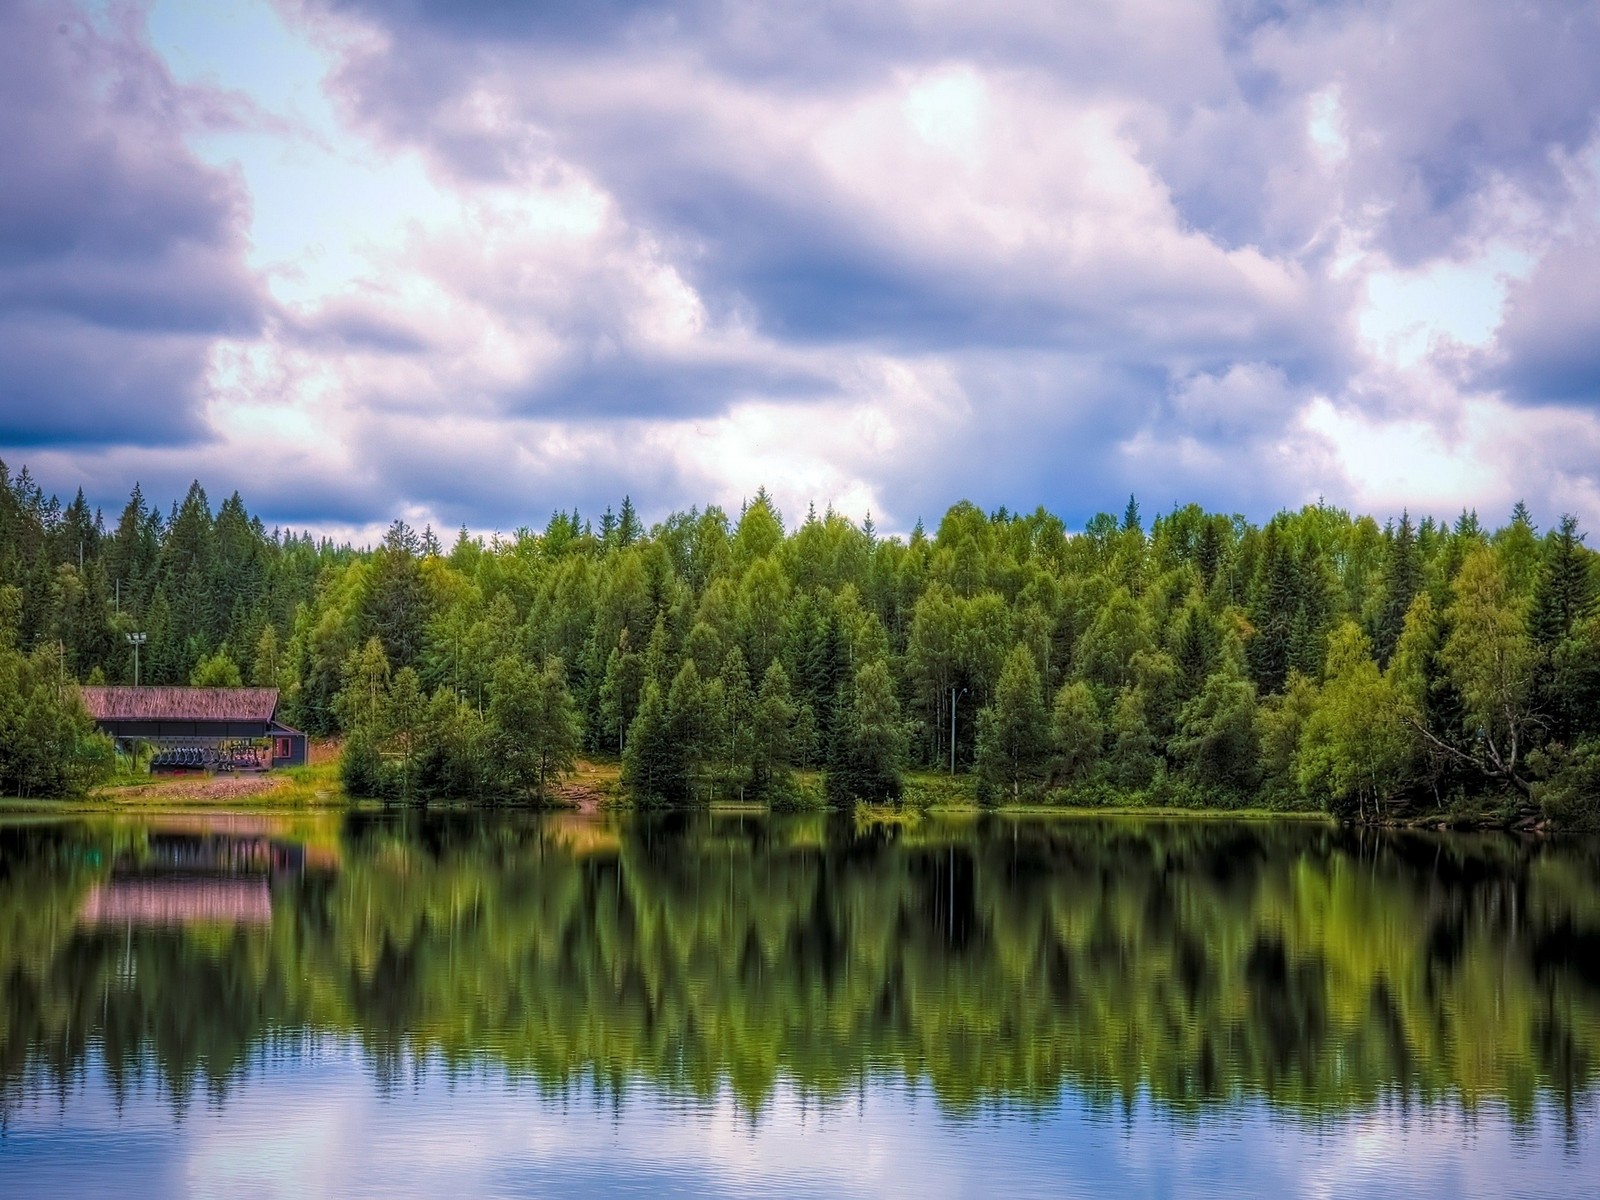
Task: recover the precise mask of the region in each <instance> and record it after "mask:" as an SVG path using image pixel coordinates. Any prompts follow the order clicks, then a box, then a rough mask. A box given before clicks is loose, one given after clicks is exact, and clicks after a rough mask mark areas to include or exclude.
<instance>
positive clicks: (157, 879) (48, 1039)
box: [0, 815, 1600, 1200]
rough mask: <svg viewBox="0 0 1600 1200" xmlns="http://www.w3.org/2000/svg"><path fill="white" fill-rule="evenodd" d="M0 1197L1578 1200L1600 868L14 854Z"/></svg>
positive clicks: (1099, 848) (966, 841)
mask: <svg viewBox="0 0 1600 1200" xmlns="http://www.w3.org/2000/svg"><path fill="white" fill-rule="evenodd" d="M0 1019H3V1024H0V1193H3V1194H4V1195H5V1196H6V1197H12V1196H18V1197H21V1196H33V1195H40V1196H46V1195H48V1196H59V1195H67V1194H117V1195H123V1196H169V1195H182V1194H191V1195H225V1196H228V1197H231V1198H233V1197H247V1196H256V1195H295V1196H303V1195H348V1194H361V1195H373V1196H386V1195H396V1194H448V1195H508V1196H523V1195H529V1196H532V1195H577V1194H584V1195H593V1194H607V1193H610V1194H631V1195H661V1194H681V1195H728V1196H749V1195H768V1196H797V1195H809V1196H839V1195H908V1196H915V1197H917V1198H918V1200H932V1198H934V1197H940V1196H1022V1195H1068V1196H1072V1195H1082V1196H1105V1195H1117V1194H1130V1195H1155V1196H1188V1195H1281V1196H1288V1195H1311V1196H1323V1195H1328V1196H1347V1195H1375V1196H1376V1195H1382V1196H1385V1197H1387V1198H1389V1200H1393V1198H1395V1197H1403V1196H1425V1195H1426V1196H1432V1195H1447V1196H1450V1197H1452V1198H1456V1197H1469V1196H1501V1195H1537V1196H1582V1195H1596V1194H1600V1145H1597V1143H1600V1100H1597V1096H1600V847H1596V846H1595V845H1593V844H1585V843H1550V844H1540V843H1531V842H1521V841H1517V840H1514V839H1511V838H1508V837H1476V836H1467V835H1438V836H1424V835H1403V836H1402V835H1385V836H1374V835H1373V834H1371V833H1368V834H1366V835H1365V836H1362V835H1358V834H1356V833H1353V832H1341V831H1336V830H1333V829H1329V828H1324V827H1321V826H1304V825H1255V824H1235V823H1219V822H1140V821H1132V820H1059V821H1050V822H1047V821H1020V822H1018V821H1006V820H988V821H983V822H978V823H968V822H963V823H941V822H937V821H928V822H924V823H922V824H920V825H914V826H907V827H903V828H896V829H887V830H886V829H883V828H862V829H858V828H857V827H855V826H854V825H853V824H852V823H851V822H850V821H849V820H848V819H840V818H833V819H826V820H825V819H821V818H796V819H779V818H771V819H768V818H752V817H748V816H747V817H743V818H740V817H707V816H695V817H688V816H685V817H678V818H673V819H663V820H644V819H620V818H619V819H609V818H607V819H598V820H589V819H581V818H575V817H556V818H543V819H541V818H537V817H533V816H528V815H507V816H498V817H476V816H473V817H467V816H461V815H450V816H435V817H429V818H415V817H408V818H403V819H402V818H381V817H375V816H352V817H349V818H337V817H325V818H304V819H277V818H270V817H256V816H251V817H246V816H240V817H232V818H225V817H216V818H201V817H178V816H174V817H166V818H149V819H145V820H138V821H132V820H86V821H62V822H33V823H22V822H15V823H9V824H5V825H0Z"/></svg>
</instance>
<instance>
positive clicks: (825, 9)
mask: <svg viewBox="0 0 1600 1200" xmlns="http://www.w3.org/2000/svg"><path fill="white" fill-rule="evenodd" d="M1596 63H1600V4H1597V3H1594V2H1592V0H1590V2H1585V0H1552V2H1549V3H1540V2H1538V0H1518V2H1515V3H1510V2H1507V0H1408V2H1404V3H1402V2H1398V0H1397V2H1392V3H1384V2H1377V0H1374V2H1371V3H1363V2H1359V0H1348V2H1344V0H1329V2H1326V3H1297V2H1294V0H1105V2H1103V3H1102V2H1097V0H1085V2H1083V3H1074V4H1061V3H1059V2H1058V0H1009V2H1004V3H996V4H974V3H972V2H971V0H879V2H875V3H871V4H863V3H861V2H860V0H838V2H834V0H812V2H799V3H793V4H776V5H762V4H750V3H745V2H739V0H679V2H677V3H661V4H657V3H648V2H644V0H593V2H591V3H586V4H555V3H545V2H526V3H524V2H520V0H382V2H380V0H241V2H239V3H220V2H217V0H153V2H151V3H140V4H126V3H120V2H113V3H103V2H102V3H68V2H65V0H0V164H3V170H0V459H3V460H4V461H5V462H6V463H7V464H8V466H9V467H10V468H11V470H12V472H13V473H14V472H15V471H16V470H17V469H19V468H20V467H21V466H22V465H24V464H26V465H27V466H28V467H29V469H30V470H31V471H32V473H33V475H34V476H35V478H36V479H38V480H39V481H41V482H42V483H43V484H44V485H45V486H46V488H47V489H49V490H55V491H60V492H63V493H65V494H70V493H71V492H72V491H75V490H76V489H77V488H78V487H79V486H82V487H83V488H84V489H85V491H86V493H87V494H88V495H89V496H90V498H91V499H92V500H94V501H96V502H98V503H101V504H103V505H105V506H106V507H107V509H108V510H111V511H112V512H113V513H114V512H115V511H116V510H117V509H119V508H120V506H121V504H122V502H123V500H124V498H125V497H126V496H127V493H128V491H129V489H130V488H131V487H132V485H133V484H134V482H135V481H138V482H140V483H141V484H142V486H143V488H144V491H145V493H146V495H148V496H151V497H156V498H159V499H160V500H161V501H162V502H163V503H165V502H166V500H168V499H170V498H172V497H174V496H181V495H182V493H183V491H184V490H185V489H186V488H187V486H188V484H189V481H190V480H191V479H196V478H198V479H199V480H200V481H201V482H202V483H203V484H204V485H205V486H206V488H207V489H208V492H209V493H210V494H211V497H212V499H213V502H216V501H219V500H220V499H221V498H222V497H223V496H225V495H226V494H227V493H229V492H231V491H233V490H235V489H237V490H238V491H240V492H241V494H242V495H243V496H244V498H245V500H246V503H247V504H248V505H249V506H250V507H251V509H252V511H255V512H259V513H260V514H261V515H262V516H263V518H264V519H266V520H267V521H268V523H269V524H275V523H282V524H285V525H290V526H293V527H295V528H309V529H313V530H317V531H319V532H325V533H329V534H332V535H335V536H350V537H356V538H358V539H359V538H370V537H371V536H372V535H373V533H374V531H377V530H381V529H382V528H383V527H384V526H386V525H387V524H388V522H389V521H390V520H391V519H393V518H394V517H396V516H399V517H403V518H405V519H407V520H408V521H410V522H411V523H413V524H415V525H418V526H420V525H422V524H432V525H434V526H435V527H436V528H438V529H440V530H451V529H454V528H456V527H457V526H460V525H466V526H468V527H469V528H471V529H473V530H474V531H477V532H489V531H496V530H503V531H510V530H513V529H515V528H517V527H519V526H522V525H530V526H533V527H536V528H537V527H540V526H542V525H543V524H544V522H545V520H546V519H547V518H548V516H549V514H550V512H551V511H552V510H553V509H556V508H561V509H571V508H572V507H574V506H576V507H578V508H579V509H580V510H581V511H582V512H583V513H585V514H586V515H591V516H598V513H599V512H600V510H601V509H603V508H604V507H606V506H607V505H608V504H609V505H611V506H612V507H616V506H618V505H619V504H620V501H621V498H622V496H623V495H624V494H628V495H631V497H632V499H633V501H634V503H635V505H636V506H637V507H638V508H639V510H640V511H641V513H642V514H643V515H644V516H645V517H646V518H647V519H658V518H660V517H661V516H664V515H665V514H666V513H667V512H669V511H671V510H674V509H686V508H688V507H689V506H691V505H699V506H704V505H706V504H708V503H716V504H720V505H722V506H723V507H724V508H726V509H728V510H729V511H731V512H735V513H736V512H737V511H738V508H739V506H740V504H741V503H742V502H743V501H744V500H745V499H746V498H747V497H749V496H751V495H753V494H754V493H755V491H756V489H757V488H758V487H762V486H765V487H766V488H767V489H768V490H769V491H770V492H771V493H772V494H773V495H774V496H775V497H776V499H777V501H778V503H779V505H780V507H781V508H782V509H783V511H784V512H785V513H786V514H787V515H788V516H789V517H790V519H791V520H793V519H794V518H796V517H798V516H801V515H803V513H804V510H805V508H806V506H807V505H808V504H812V503H814V504H815V505H816V507H817V508H818V509H819V510H821V509H823V508H824V507H825V506H827V505H832V506H833V507H834V508H835V509H837V510H839V511H841V512H843V513H845V514H847V515H849V516H851V517H854V518H857V519H859V518H861V517H864V516H865V515H866V514H867V513H869V512H870V513H871V514H872V515H873V517H874V519H875V521H876V522H877V524H878V526H879V527H880V528H881V529H885V530H900V531H904V530H907V529H909V528H910V527H911V525H912V524H913V523H914V522H915V521H916V520H917V519H918V518H919V517H921V518H924V519H926V520H928V521H929V522H930V523H932V522H933V521H935V520H937V517H938V516H939V515H940V514H941V513H942V512H943V511H944V509H945V508H947V507H948V506H949V505H950V504H952V503H953V502H955V501H957V500H960V499H963V498H965V499H970V500H972V501H974V502H976V503H978V504H980V505H982V506H983V507H984V508H987V509H993V508H996V507H998V506H1000V505H1002V504H1003V505H1007V506H1009V507H1011V508H1021V509H1027V510H1031V509H1032V508H1033V507H1035V506H1036V505H1039V504H1043V505H1045V506H1046V507H1048V508H1050V509H1051V510H1052V511H1055V512H1057V513H1059V514H1060V515H1061V516H1062V517H1063V518H1065V519H1066V520H1067V522H1068V524H1069V526H1076V525H1081V523H1082V522H1083V521H1084V520H1085V519H1087V518H1088V517H1089V516H1091V515H1092V514H1093V513H1095V512H1096V511H1098V510H1102V509H1104V510H1109V511H1114V512H1120V511H1121V510H1122V507H1123V505H1124V504H1125V503H1126V499H1127V497H1128V495H1129V494H1130V493H1131V494H1136V495H1137V496H1138V497H1139V500H1140V503H1141V505H1142V507H1143V509H1144V511H1145V512H1146V514H1150V513H1153V512H1157V511H1162V510H1165V509H1167V508H1170V507H1171V506H1172V505H1174V504H1184V503H1188V502H1190V501H1197V502H1199V503H1201V504H1203V505H1205V506H1206V507H1207V508H1210V509H1219V510H1224V511H1229V512H1241V513H1244V514H1246V515H1248V516H1251V517H1252V518H1255V519H1258V520H1259V519H1262V518H1264V517H1266V516H1269V515H1270V514H1271V513H1272V512H1274V511H1276V510H1278V509H1279V508H1283V507H1298V506H1299V505H1301V504H1305V503H1311V502H1315V501H1317V500H1318V499H1319V498H1322V499H1325V500H1327V501H1328V502H1330V503H1334V504H1338V505H1341V506H1344V507H1347V508H1351V509H1354V510H1359V511H1364V512H1373V513H1375V514H1378V515H1380V516H1387V515H1397V514H1398V513H1399V512H1400V511H1401V510H1402V509H1409V510H1410V511H1412V512H1413V513H1416V512H1427V513H1433V514H1436V515H1440V516H1453V515H1454V514H1456V513H1458V512H1460V511H1461V510H1462V509H1463V508H1473V509H1476V510H1478V511H1479V512H1480V513H1481V514H1482V515H1483V516H1484V518H1485V520H1486V521H1487V522H1489V523H1499V522H1500V521H1502V520H1504V518H1505V515H1506V514H1507V513H1508V512H1509V510H1510V508H1511V506H1512V505H1513V504H1514V503H1515V502H1516V501H1517V500H1518V499H1525V500H1526V501H1527V503H1528V504H1529V506H1530V507H1531V508H1532V510H1533V512H1534V515H1535V519H1536V520H1537V521H1538V522H1539V523H1540V524H1541V525H1542V526H1548V525H1549V524H1551V523H1553V522H1554V520H1555V519H1556V517H1557V516H1558V515H1559V514H1561V513H1563V512H1569V511H1570V512H1575V513H1577V514H1579V515H1580V517H1583V516H1587V517H1588V518H1589V519H1590V521H1593V520H1595V519H1596V517H1597V516H1600V288H1597V287H1596V286H1595V281H1596V279H1597V278H1600V122H1597V112H1600V70H1596V69H1595V64H1596Z"/></svg>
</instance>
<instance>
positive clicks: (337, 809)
mask: <svg viewBox="0 0 1600 1200" xmlns="http://www.w3.org/2000/svg"><path fill="white" fill-rule="evenodd" d="M130 790H135V791H139V792H140V793H141V794H139V795H138V796H137V798H133V799H121V798H118V797H117V796H115V795H89V796H72V797H62V798H59V799H46V798H26V799H25V798H21V797H15V796H8V797H0V820H17V819H24V820H25V819H45V820H48V819H51V818H55V817H84V816H119V815H122V816H166V815H173V814H182V815H197V814H198V815H206V816H217V815H234V814H250V815H263V814H265V815H279V816H291V815H299V814H305V815H313V814H315V815H328V814H332V813H384V812H396V813H399V812H408V811H409V812H434V813H441V812H448V813H467V812H477V813H513V812H518V813H548V814H551V815H561V814H565V815H569V816H582V817H604V816H612V815H642V816H649V815H654V814H666V813H685V812H701V813H706V814H708V815H711V816H719V817H733V816H780V817H781V816H805V815H813V816H833V815H840V814H843V815H848V816H851V817H853V818H854V819H855V821H856V822H857V823H858V824H862V825H883V826H890V825H908V824H916V823H919V822H921V821H924V820H930V819H931V820H937V821H976V820H979V819H982V818H985V817H1000V818H1005V819H1010V820H1046V821H1048V820H1069V821H1085V820H1095V819H1099V818H1116V819H1123V820H1125V819H1128V818H1146V819H1149V820H1161V821H1195V822H1214V821H1239V822H1247V823H1270V822H1285V823H1291V824H1325V825H1329V826H1336V827H1338V826H1348V827H1350V828H1353V829H1372V830H1382V829H1392V830H1401V831H1411V832H1424V833H1438V832H1451V833H1507V834H1514V835H1517V836H1520V837H1547V836H1561V835H1562V832H1563V831H1560V830H1553V829H1550V828H1547V827H1543V826H1542V825H1534V826H1528V825H1517V824H1511V823H1507V822H1504V821H1488V820H1484V819H1481V818H1476V817H1473V818H1463V819H1455V820H1452V819H1450V818H1448V817H1445V816H1442V815H1441V814H1429V815H1425V816H1418V817H1413V818H1406V819H1393V820H1387V821H1383V822H1373V823H1359V822H1353V821H1341V820H1339V819H1338V818H1337V817H1334V816H1333V815H1331V814H1329V813H1324V812H1309V811H1303V810H1278V809H1266V808H1178V807H1171V806H1163V805H1151V806H1142V805H1106V806H1059V807H1057V806H1053V805H1040V804H1015V805H1011V804H1001V805H993V806H988V807H985V806H981V805H978V804H961V803H950V802H944V803H935V804H929V805H923V806H909V805H908V806H903V807H892V806H888V805H871V804H858V805H856V806H854V807H853V808H838V807H833V806H823V807H818V808H804V809H784V808H774V807H772V806H770V805H765V804H757V803H751V802H748V801H747V802H742V803H741V802H739V801H732V802H728V803H723V802H720V801H713V802H711V803H709V804H696V805H680V806H674V807H654V806H642V805H634V804H632V803H631V802H628V801H615V800H614V801H612V802H610V803H605V804H601V805H596V804H593V803H587V804H586V803H582V802H579V803H565V804H534V803H527V804H483V803H479V802H476V801H468V800H462V801H434V802H432V803H429V804H426V805H397V804H386V803H385V802H383V801H381V800H351V799H348V798H345V797H343V796H337V797H335V796H332V795H328V794H326V793H324V794H323V795H319V796H316V797H314V798H309V799H308V798H305V797H304V796H300V795H296V794H295V793H297V792H298V791H299V789H293V788H287V787H285V788H282V789H278V788H273V789H259V790H254V791H252V792H249V793H245V794H241V795H235V796H214V797H202V796H191V797H188V798H185V797H184V796H182V795H171V796H168V795H163V794H162V793H164V792H166V791H168V790H169V789H165V788H156V789H153V790H152V791H151V792H144V791H143V789H138V788H135V789H130ZM173 790H175V789H173ZM274 791H283V792H285V793H287V794H286V795H285V796H284V797H282V798H279V799H272V798H269V797H271V795H272V793H273V792H274ZM1572 836H1581V834H1577V833H1575V834H1573V835H1572Z"/></svg>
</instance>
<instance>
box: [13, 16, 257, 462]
mask: <svg viewBox="0 0 1600 1200" xmlns="http://www.w3.org/2000/svg"><path fill="white" fill-rule="evenodd" d="M112 19H113V20H121V19H122V18H121V17H120V16H118V15H117V14H116V13H114V14H113V18H112ZM132 21H133V18H131V17H128V18H127V23H125V24H122V25H114V26H113V27H112V28H110V29H109V30H108V29H103V28H100V27H99V26H97V25H95V24H92V23H90V22H88V21H86V20H85V19H83V18H82V17H81V16H80V15H79V14H78V13H77V12H76V11H75V10H74V9H73V8H71V7H70V6H68V5H65V4H51V3H22V4H11V5H7V6H5V8H4V11H3V13H0V163H4V164H5V177H4V184H3V186H0V443H11V444H30V445H39V444H46V443H49V442H52V441H63V442H97V441H108V442H110V441H131V442H136V443H140V444H151V443H157V442H162V441H182V440H186V439H189V438H192V437H194V436H195V435H196V433H197V430H198V421H197V416H196V411H197V408H196V406H197V401H198V392H199V386H200V383H201V380H202V376H203V373H204V370H205V363H206V353H205V352H206V341H205V338H206V337H207V336H209V335H216V334H239V333H248V332H249V331H251V330H253V329H255V328H256V327H258V325H259V323H260V320H261V307H262V302H261V298H260V294H259V291H258V288H257V285H256V283H255V281H254V280H253V279H252V278H251V277H250V275H249V273H248V272H247V271H246V270H245V268H244V266H243V263H242V253H243V239H242V236H241V221H242V219H243V217H244V214H245V210H246V201H245V198H244V195H243V192H242V189H241V188H240V186H239V185H238V184H237V183H236V181H234V180H233V179H232V178H231V177H229V176H228V175H226V174H223V173H220V172H217V171H214V170H211V169H209V168H207V167H204V166H203V165H201V164H200V163H199V162H198V161H196V160H195V159H194V158H193V157H192V155H191V154H190V153H189V151H188V150H187V149H186V148H185V147H184V145H183V142H182V134H183V130H184V127H185V125H186V124H187V122H188V121H189V120H190V119H191V118H192V119H193V120H195V121H199V122H202V123H203V122H204V121H206V120H207V113H206V111H205V106H204V105H203V103H200V98H198V97H191V96H188V95H186V94H185V93H183V92H181V91H180V90H179V89H178V88H176V87H175V86H174V85H173V83H172V81H171V80H170V78H169V77H168V75H167V73H166V71H165V69H164V68H163V66H162V65H161V63H160V62H159V61H158V60H157V59H156V58H155V57H154V56H153V55H152V54H151V52H150V51H149V50H148V48H146V47H145V46H144V45H142V44H141V42H140V40H139V37H138V33H137V30H136V28H135V27H134V25H133V24H132Z"/></svg>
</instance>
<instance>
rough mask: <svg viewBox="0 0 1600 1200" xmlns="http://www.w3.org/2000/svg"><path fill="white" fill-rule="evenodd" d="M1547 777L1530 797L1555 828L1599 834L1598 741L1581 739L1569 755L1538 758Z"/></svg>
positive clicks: (1559, 753)
mask: <svg viewBox="0 0 1600 1200" xmlns="http://www.w3.org/2000/svg"><path fill="white" fill-rule="evenodd" d="M1541 758H1542V759H1543V761H1542V762H1541V763H1539V764H1537V765H1539V766H1542V767H1543V768H1544V769H1545V770H1546V771H1547V772H1548V777H1547V778H1545V779H1543V780H1541V781H1540V782H1539V783H1537V784H1535V785H1534V788H1533V798H1534V800H1535V802H1537V803H1538V805H1539V807H1540V808H1541V809H1543V811H1544V814H1545V816H1547V817H1548V818H1549V819H1550V820H1551V822H1553V823H1554V824H1555V825H1556V827H1557V828H1559V829H1563V830H1568V831H1573V832H1581V833H1597V832H1600V738H1585V739H1584V740H1583V741H1581V742H1579V743H1578V744H1577V746H1575V747H1574V748H1573V749H1572V750H1571V752H1556V753H1553V754H1543V755H1541Z"/></svg>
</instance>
